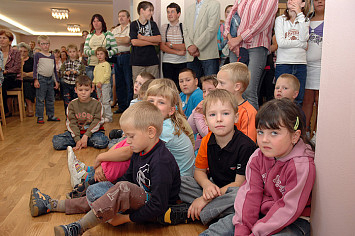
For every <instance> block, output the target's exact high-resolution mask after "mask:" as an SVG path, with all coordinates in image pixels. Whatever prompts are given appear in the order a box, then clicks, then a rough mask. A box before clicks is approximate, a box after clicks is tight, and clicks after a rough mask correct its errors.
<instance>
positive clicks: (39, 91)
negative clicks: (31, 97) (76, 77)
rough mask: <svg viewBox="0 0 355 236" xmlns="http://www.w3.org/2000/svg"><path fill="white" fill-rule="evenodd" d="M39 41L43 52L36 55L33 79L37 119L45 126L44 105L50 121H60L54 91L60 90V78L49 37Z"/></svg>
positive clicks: (42, 37) (39, 37) (41, 36)
mask: <svg viewBox="0 0 355 236" xmlns="http://www.w3.org/2000/svg"><path fill="white" fill-rule="evenodd" d="M37 41H38V44H39V46H40V48H41V51H40V52H38V53H36V54H35V55H34V58H33V60H34V62H33V79H34V87H35V88H36V117H37V123H38V124H44V119H43V113H44V104H46V113H47V116H48V121H60V119H59V118H57V117H55V116H54V89H58V88H59V78H58V75H57V69H56V63H55V58H54V55H53V54H51V53H49V46H50V40H49V37H48V36H47V35H40V36H38V38H37ZM54 83H55V86H54ZM53 87H54V88H53Z"/></svg>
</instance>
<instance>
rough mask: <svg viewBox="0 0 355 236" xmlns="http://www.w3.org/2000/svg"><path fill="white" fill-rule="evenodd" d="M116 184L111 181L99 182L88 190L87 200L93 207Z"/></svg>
mask: <svg viewBox="0 0 355 236" xmlns="http://www.w3.org/2000/svg"><path fill="white" fill-rule="evenodd" d="M113 185H114V184H112V183H111V182H109V181H104V182H98V183H96V184H93V185H90V186H89V187H88V189H87V190H86V198H87V199H88V203H89V204H90V205H91V204H92V203H93V202H95V201H96V200H97V199H99V198H100V197H102V195H104V194H105V193H106V192H107V191H108V190H109V189H110V188H111V187H112V186H113Z"/></svg>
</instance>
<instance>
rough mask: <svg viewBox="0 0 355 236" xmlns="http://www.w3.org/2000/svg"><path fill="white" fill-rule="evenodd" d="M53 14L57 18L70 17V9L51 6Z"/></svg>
mask: <svg viewBox="0 0 355 236" xmlns="http://www.w3.org/2000/svg"><path fill="white" fill-rule="evenodd" d="M51 11H52V16H53V18H55V19H58V20H62V19H68V17H69V10H68V9H60V8H51Z"/></svg>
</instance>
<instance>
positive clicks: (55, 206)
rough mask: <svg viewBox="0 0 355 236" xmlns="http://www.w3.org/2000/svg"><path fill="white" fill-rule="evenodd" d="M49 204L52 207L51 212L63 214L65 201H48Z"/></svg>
mask: <svg viewBox="0 0 355 236" xmlns="http://www.w3.org/2000/svg"><path fill="white" fill-rule="evenodd" d="M50 204H51V206H52V209H51V211H56V212H65V200H55V199H52V200H50Z"/></svg>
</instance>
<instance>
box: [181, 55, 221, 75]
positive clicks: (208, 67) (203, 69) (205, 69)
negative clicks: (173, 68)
mask: <svg viewBox="0 0 355 236" xmlns="http://www.w3.org/2000/svg"><path fill="white" fill-rule="evenodd" d="M187 68H189V69H191V70H193V71H194V72H195V73H196V77H197V78H199V79H200V78H201V77H202V76H207V75H215V74H217V73H218V69H219V59H218V58H215V59H208V60H200V59H198V58H197V57H195V58H194V60H193V61H192V62H188V63H187Z"/></svg>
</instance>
